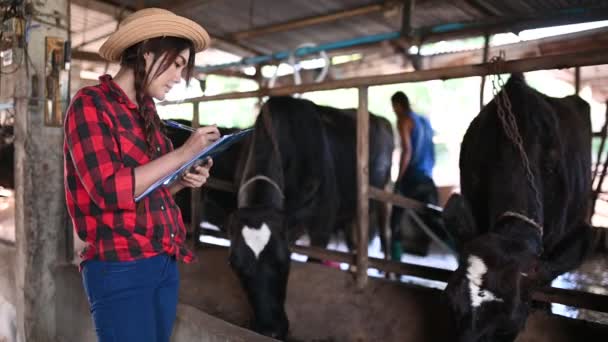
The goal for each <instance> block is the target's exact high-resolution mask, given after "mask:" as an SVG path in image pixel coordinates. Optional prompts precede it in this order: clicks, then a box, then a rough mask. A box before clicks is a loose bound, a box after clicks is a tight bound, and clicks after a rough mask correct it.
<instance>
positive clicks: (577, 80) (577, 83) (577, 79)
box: [574, 67, 581, 95]
mask: <svg viewBox="0 0 608 342" xmlns="http://www.w3.org/2000/svg"><path fill="white" fill-rule="evenodd" d="M580 91H581V68H580V67H576V68H574V93H575V94H576V95H578V94H579V93H580Z"/></svg>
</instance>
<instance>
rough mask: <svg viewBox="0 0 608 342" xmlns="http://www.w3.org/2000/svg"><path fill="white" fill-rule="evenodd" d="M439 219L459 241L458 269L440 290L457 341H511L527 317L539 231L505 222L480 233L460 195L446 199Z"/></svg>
mask: <svg viewBox="0 0 608 342" xmlns="http://www.w3.org/2000/svg"><path fill="white" fill-rule="evenodd" d="M444 219H445V221H446V225H447V227H448V229H450V230H452V231H453V232H454V233H455V235H456V236H457V239H458V243H459V246H458V247H459V248H458V249H459V255H460V260H459V267H458V269H457V270H456V272H455V273H454V274H453V276H452V277H451V279H450V280H449V282H448V286H447V288H446V290H445V293H446V297H447V302H448V306H449V307H450V309H451V311H452V316H453V318H454V323H455V328H456V330H457V331H458V334H459V341H461V342H474V341H475V342H477V341H499V342H500V341H513V340H514V339H515V337H516V336H517V334H518V332H519V331H520V330H521V329H522V327H523V325H524V323H525V320H526V318H527V316H528V309H529V304H528V300H529V295H530V291H531V287H532V286H531V285H532V282H531V280H530V279H531V278H534V277H535V276H534V274H536V272H537V271H538V267H537V263H538V257H537V255H538V254H539V248H540V240H539V239H540V238H539V235H538V232H536V231H535V230H534V227H530V224H529V223H527V222H524V221H522V220H520V219H517V218H505V219H502V220H500V221H499V222H497V223H496V225H495V227H493V229H492V230H489V229H485V230H483V232H484V233H482V231H481V230H479V229H478V227H476V223H475V220H474V218H473V215H472V213H471V211H470V209H469V208H468V206H467V204H466V203H465V200H464V198H462V197H460V196H459V195H454V196H452V197H451V198H450V200H449V201H448V203H447V205H446V207H445V210H444Z"/></svg>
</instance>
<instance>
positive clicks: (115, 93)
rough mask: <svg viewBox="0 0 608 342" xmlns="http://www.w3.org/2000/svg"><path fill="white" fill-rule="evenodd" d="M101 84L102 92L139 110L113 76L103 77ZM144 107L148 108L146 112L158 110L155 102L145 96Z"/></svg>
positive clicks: (100, 79)
mask: <svg viewBox="0 0 608 342" xmlns="http://www.w3.org/2000/svg"><path fill="white" fill-rule="evenodd" d="M99 82H100V85H101V88H102V90H104V91H107V92H109V93H110V95H112V97H113V98H114V99H115V100H116V101H118V102H119V103H122V104H126V105H127V107H128V108H130V109H137V104H135V103H133V101H131V99H129V97H128V96H127V94H125V92H124V91H123V90H122V88H121V87H120V86H119V85H118V84H116V82H114V81H113V80H112V76H110V75H108V74H105V75H102V76H100V77H99ZM144 106H145V107H146V110H153V109H155V108H156V106H155V105H154V101H153V100H152V98H151V97H150V96H144Z"/></svg>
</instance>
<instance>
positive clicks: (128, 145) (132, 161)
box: [118, 130, 150, 167]
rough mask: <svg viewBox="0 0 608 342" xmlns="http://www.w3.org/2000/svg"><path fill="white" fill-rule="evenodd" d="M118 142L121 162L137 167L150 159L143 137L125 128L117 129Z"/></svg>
mask: <svg viewBox="0 0 608 342" xmlns="http://www.w3.org/2000/svg"><path fill="white" fill-rule="evenodd" d="M118 143H119V145H120V153H121V157H122V161H123V164H124V165H125V166H127V167H137V166H140V165H143V164H145V163H147V162H149V161H150V158H149V157H148V154H147V150H148V144H147V143H146V140H145V138H143V137H142V136H140V135H138V134H136V133H133V132H131V131H127V130H119V131H118Z"/></svg>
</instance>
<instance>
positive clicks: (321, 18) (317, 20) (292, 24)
mask: <svg viewBox="0 0 608 342" xmlns="http://www.w3.org/2000/svg"><path fill="white" fill-rule="evenodd" d="M391 6H396V3H395V2H390V1H387V2H385V3H382V4H371V5H365V6H361V7H356V8H351V9H347V10H343V11H337V12H333V13H329V14H325V15H318V16H311V17H306V18H301V19H295V20H289V21H286V22H283V23H279V24H273V25H268V26H263V27H259V28H254V29H251V30H247V31H241V32H236V33H234V34H232V36H233V37H234V38H235V39H237V40H241V39H246V38H253V37H258V36H262V35H266V34H271V33H277V32H284V31H290V30H295V29H299V28H303V27H308V26H313V25H319V24H325V23H330V22H334V21H337V20H341V19H346V18H352V17H356V16H361V15H367V14H370V13H376V12H380V11H383V10H385V9H388V8H390V7H391Z"/></svg>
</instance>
